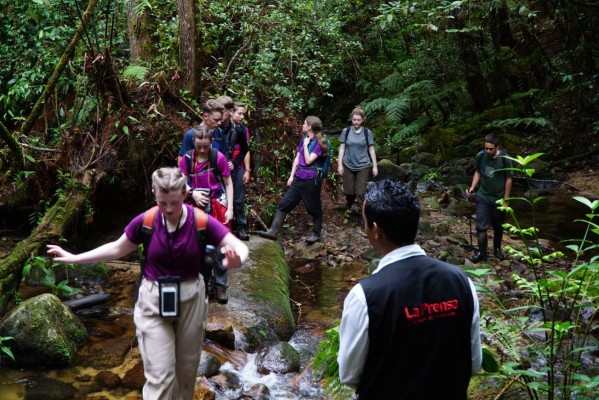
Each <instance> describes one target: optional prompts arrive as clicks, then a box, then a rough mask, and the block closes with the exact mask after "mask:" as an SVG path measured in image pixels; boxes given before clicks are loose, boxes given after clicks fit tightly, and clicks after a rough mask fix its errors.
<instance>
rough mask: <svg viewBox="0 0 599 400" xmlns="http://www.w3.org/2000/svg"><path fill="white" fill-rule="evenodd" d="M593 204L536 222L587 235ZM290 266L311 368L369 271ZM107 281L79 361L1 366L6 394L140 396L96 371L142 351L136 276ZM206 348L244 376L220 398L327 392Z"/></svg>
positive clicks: (541, 213)
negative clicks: (34, 367)
mask: <svg viewBox="0 0 599 400" xmlns="http://www.w3.org/2000/svg"><path fill="white" fill-rule="evenodd" d="M512 206H513V207H514V208H515V209H516V211H517V214H518V217H519V218H520V220H521V223H522V224H523V225H525V226H529V225H531V224H532V220H531V216H530V213H529V212H528V211H527V209H526V208H524V207H521V205H520V204H515V203H514V204H512ZM587 211H588V210H587V209H585V207H584V206H581V205H579V203H577V202H575V201H574V200H572V199H571V196H565V195H560V194H557V195H553V196H550V197H548V198H547V199H545V200H544V201H541V202H540V203H538V210H537V217H536V221H535V226H537V227H538V228H540V230H541V234H540V235H541V237H543V238H547V239H550V240H552V241H556V242H557V241H559V240H562V239H565V238H574V237H580V236H581V234H582V232H583V230H584V227H585V225H583V224H574V223H573V222H572V221H573V220H574V219H576V218H583V216H584V213H585V212H587ZM126 218H129V217H126ZM126 218H125V219H126ZM117 226H120V227H122V226H123V225H119V224H117ZM119 229H121V228H119ZM117 231H118V229H117ZM88 233H90V232H88ZM117 235H118V234H117ZM99 241H100V242H101V241H102V240H99ZM116 268H119V267H118V264H117V266H116ZM290 268H291V284H290V299H291V304H292V309H293V312H294V315H295V317H296V321H297V331H296V333H295V334H294V336H293V337H292V339H291V340H290V343H291V344H292V346H294V347H295V348H296V349H297V350H298V351H299V353H300V359H301V368H305V367H306V366H307V365H308V367H307V368H310V366H309V361H310V359H311V358H312V357H313V356H314V354H315V353H316V350H317V348H318V344H319V342H320V340H321V339H322V338H323V337H324V334H325V331H326V330H327V329H329V328H331V327H333V326H335V325H336V323H337V322H338V319H339V318H340V316H341V307H342V304H343V299H344V298H345V295H346V294H347V292H348V291H349V289H350V288H351V287H352V286H353V285H354V284H355V280H356V279H358V278H360V277H361V276H363V275H364V273H365V265H364V264H363V263H358V262H352V263H347V264H342V265H339V266H337V267H330V266H328V265H326V264H324V265H321V264H319V262H318V261H313V262H308V263H307V262H306V261H305V260H291V261H290ZM103 289H104V290H105V291H106V292H107V293H110V294H111V296H110V299H109V301H108V302H107V303H104V304H101V305H97V306H94V307H92V308H90V309H87V310H84V311H81V312H79V316H80V318H81V320H82V321H83V323H84V324H85V325H86V328H87V330H88V332H89V334H90V341H89V342H88V343H87V344H86V345H85V346H84V347H83V348H82V349H81V350H80V351H79V353H78V355H77V357H76V360H75V363H74V365H73V366H72V367H69V368H65V369H60V370H47V371H30V370H19V369H11V368H6V367H0V399H1V400H12V399H15V400H17V399H19V400H20V399H27V400H35V399H43V400H53V399H73V398H81V399H84V398H87V399H108V400H110V399H139V398H141V394H140V391H139V388H137V387H134V386H135V385H132V384H131V383H130V380H128V379H126V378H123V379H117V380H116V383H115V384H114V386H112V387H111V388H110V389H107V388H106V386H105V383H104V385H100V384H99V383H98V382H97V381H96V379H95V376H96V375H97V374H98V372H100V371H110V372H111V373H113V374H114V375H120V376H122V375H123V371H125V370H129V369H131V364H132V363H135V362H137V360H138V359H139V356H138V354H137V352H136V349H135V345H134V338H135V327H134V325H133V315H132V312H133V310H132V308H133V300H132V280H131V281H124V280H116V281H115V280H110V281H109V283H108V284H107V285H106V286H105V287H104V288H103ZM132 349H133V350H132ZM205 350H207V351H210V352H211V353H213V354H215V355H217V356H218V357H219V358H221V359H223V360H226V362H225V363H224V364H223V365H222V367H221V373H223V374H225V375H227V376H229V377H233V380H237V381H238V384H237V385H235V387H233V388H227V389H223V390H216V398H217V399H223V400H224V399H238V398H243V397H241V396H243V395H244V393H245V391H246V390H247V389H248V388H250V387H251V386H253V385H255V384H262V385H265V386H266V387H268V388H269V390H270V393H271V398H276V399H317V398H319V399H320V398H324V393H323V389H322V388H321V387H320V386H319V385H318V384H316V383H315V382H313V380H312V379H310V378H311V374H307V373H300V374H287V375H276V374H269V375H262V374H259V373H258V372H257V370H256V365H255V363H254V358H255V355H254V354H245V353H244V352H241V351H234V350H228V349H224V348H222V347H220V346H218V345H217V344H215V343H210V342H207V343H206V345H205ZM229 380H231V378H229ZM213 387H214V386H213Z"/></svg>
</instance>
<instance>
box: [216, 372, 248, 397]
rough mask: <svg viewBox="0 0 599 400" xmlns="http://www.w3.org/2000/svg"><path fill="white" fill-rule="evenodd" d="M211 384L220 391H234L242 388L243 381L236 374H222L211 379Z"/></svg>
mask: <svg viewBox="0 0 599 400" xmlns="http://www.w3.org/2000/svg"><path fill="white" fill-rule="evenodd" d="M210 382H211V383H212V384H213V385H214V386H215V388H216V389H218V390H219V391H223V392H224V391H232V390H237V389H239V388H241V381H240V380H239V377H238V376H237V375H236V374H233V373H230V372H222V373H220V374H218V375H215V376H213V377H212V378H210Z"/></svg>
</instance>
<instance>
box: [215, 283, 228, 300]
mask: <svg viewBox="0 0 599 400" xmlns="http://www.w3.org/2000/svg"><path fill="white" fill-rule="evenodd" d="M216 302H217V303H219V304H227V303H228V302H229V297H228V296H227V288H225V287H222V286H217V287H216Z"/></svg>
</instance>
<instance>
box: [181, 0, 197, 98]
mask: <svg viewBox="0 0 599 400" xmlns="http://www.w3.org/2000/svg"><path fill="white" fill-rule="evenodd" d="M177 13H178V14H179V65H180V67H181V69H182V74H181V84H182V86H183V88H184V89H186V90H188V91H189V92H190V93H191V96H192V97H194V98H195V97H196V96H198V94H199V93H200V69H201V63H200V57H199V52H198V44H199V38H198V29H197V27H196V24H197V21H198V18H197V15H198V10H197V5H196V2H194V1H193V0H177Z"/></svg>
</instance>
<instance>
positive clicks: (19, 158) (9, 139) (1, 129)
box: [0, 121, 23, 170]
mask: <svg viewBox="0 0 599 400" xmlns="http://www.w3.org/2000/svg"><path fill="white" fill-rule="evenodd" d="M0 137H1V138H2V139H3V140H4V142H5V143H6V145H7V146H8V148H9V149H10V150H11V151H12V153H13V157H14V160H15V165H13V166H12V167H11V168H13V169H15V168H18V169H22V168H23V150H22V149H21V146H19V143H18V142H17V141H16V140H15V138H14V136H13V135H12V133H11V131H9V130H8V128H7V127H6V126H5V125H4V124H3V123H2V121H0ZM6 167H7V166H6V165H2V164H0V170H4V168H6Z"/></svg>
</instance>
